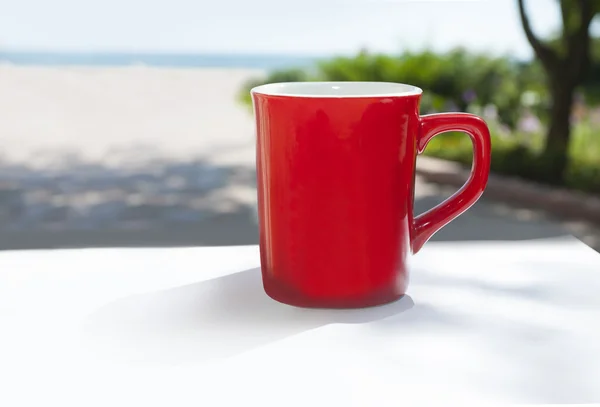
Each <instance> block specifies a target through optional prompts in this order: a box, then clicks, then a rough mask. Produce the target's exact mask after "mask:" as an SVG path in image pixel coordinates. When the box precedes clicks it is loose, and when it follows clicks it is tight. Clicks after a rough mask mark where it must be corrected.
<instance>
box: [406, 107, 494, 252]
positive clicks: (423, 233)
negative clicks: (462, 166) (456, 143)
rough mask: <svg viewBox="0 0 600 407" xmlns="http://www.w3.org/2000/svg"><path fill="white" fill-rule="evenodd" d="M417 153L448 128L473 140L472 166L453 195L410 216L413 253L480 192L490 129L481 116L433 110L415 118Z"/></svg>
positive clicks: (487, 159)
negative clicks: (411, 218) (463, 181)
mask: <svg viewBox="0 0 600 407" xmlns="http://www.w3.org/2000/svg"><path fill="white" fill-rule="evenodd" d="M419 121H420V125H419V134H418V137H417V154H421V153H423V151H425V147H427V144H428V143H429V141H431V139H432V138H434V137H435V136H437V135H438V134H441V133H445V132H448V131H460V132H463V133H467V134H468V135H469V137H470V138H471V142H472V143H473V166H472V168H471V175H470V176H469V179H468V180H467V182H466V183H465V185H463V186H462V187H461V188H460V189H459V190H458V191H457V192H456V193H454V195H452V196H451V197H450V198H448V199H446V200H445V201H444V202H442V203H440V204H439V205H437V206H435V207H434V208H432V209H430V210H428V211H427V212H424V213H422V214H421V215H419V216H417V217H415V218H414V221H413V237H412V252H413V254H415V253H417V252H418V251H419V250H421V248H422V247H423V245H424V244H425V243H426V242H427V241H428V240H429V239H430V238H431V237H432V236H433V235H434V234H435V233H437V232H438V231H439V230H440V229H441V228H443V227H444V226H446V225H447V224H448V223H450V222H452V221H453V220H454V219H456V218H457V217H458V216H460V215H461V214H462V213H464V212H465V211H466V210H467V209H469V208H470V207H471V206H473V204H474V203H475V202H477V200H478V199H479V198H480V197H481V194H483V191H484V189H485V187H486V185H487V181H488V176H489V173H490V162H491V145H492V143H491V140H490V130H489V129H488V126H487V124H486V123H485V121H483V119H482V118H480V117H478V116H475V115H472V114H468V113H436V114H429V115H424V116H421V117H420V118H419Z"/></svg>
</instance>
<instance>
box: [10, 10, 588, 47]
mask: <svg viewBox="0 0 600 407" xmlns="http://www.w3.org/2000/svg"><path fill="white" fill-rule="evenodd" d="M516 1H517V0H412V1H407V0H302V1H298V0H294V1H292V0H279V1H277V0H95V1H90V0H0V49H4V50H25V51H32V50H33V51H85V52H90V51H92V52H93V51H98V52H104V51H108V52H112V51H116V52H219V53H278V54H281V53H286V54H308V55H326V54H331V53H352V52H355V51H357V50H358V49H360V48H368V49H371V50H374V51H384V52H396V51H400V50H405V49H412V50H419V49H423V48H425V47H427V48H430V49H433V50H439V51H444V50H447V49H450V48H453V47H456V46H465V47H467V48H469V49H472V50H477V51H489V52H491V53H495V54H505V53H511V54H512V55H515V56H517V57H529V56H530V55H531V49H530V46H529V44H528V43H527V40H526V39H525V36H524V35H523V31H522V28H521V25H520V22H519V16H518V10H517V6H516V4H517V2H516ZM527 4H528V9H529V10H530V14H531V18H532V24H533V26H534V29H535V30H536V31H537V32H538V33H539V34H540V35H542V36H543V35H548V34H551V33H552V32H554V31H555V30H556V29H557V28H558V22H559V18H560V14H559V10H558V7H557V5H556V4H557V2H556V0H527ZM597 25H598V24H597ZM599 31H600V30H599Z"/></svg>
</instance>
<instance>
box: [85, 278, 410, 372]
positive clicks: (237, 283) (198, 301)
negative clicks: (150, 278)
mask: <svg viewBox="0 0 600 407" xmlns="http://www.w3.org/2000/svg"><path fill="white" fill-rule="evenodd" d="M413 305H414V302H413V300H412V298H410V296H408V295H405V296H404V297H402V298H401V299H400V300H398V301H396V302H394V303H390V304H387V305H383V306H379V307H372V308H365V309H344V310H329V309H304V308H296V307H291V306H288V305H285V304H281V303H279V302H276V301H274V300H272V299H271V298H269V297H268V296H267V295H266V294H265V292H264V290H263V287H262V280H261V274H260V268H254V269H250V270H245V271H241V272H238V273H235V274H231V275H227V276H224V277H219V278H216V279H212V280H208V281H203V282H199V283H195V284H190V285H186V286H182V287H176V288H172V289H168V290H163V291H158V292H151V293H145V294H140V295H134V296H130V297H127V298H123V299H120V300H117V301H115V302H112V303H110V304H107V305H106V306H104V307H102V308H100V309H98V310H97V311H96V312H94V313H93V314H92V315H90V316H89V318H88V319H87V320H86V323H85V326H84V336H85V338H86V341H87V343H88V345H89V346H90V347H92V348H93V349H94V351H95V353H96V352H100V353H101V354H103V356H105V357H106V358H110V359H114V358H117V359H118V361H121V362H126V363H134V364H144V365H146V364H151V365H154V364H156V365H179V364H187V363H198V362H208V361H211V360H215V359H219V358H225V357H229V356H233V355H236V354H239V353H242V352H245V351H248V350H251V349H254V348H257V347H261V346H264V345H268V344H270V343H273V342H275V341H278V340H281V339H284V338H287V337H290V336H293V335H296V334H300V333H302V332H306V331H309V330H311V329H315V328H319V327H322V326H325V325H328V324H335V323H342V324H358V323H367V322H375V321H379V320H382V319H384V318H388V317H391V316H394V315H398V314H400V313H402V312H404V311H406V310H408V309H410V308H412V307H413Z"/></svg>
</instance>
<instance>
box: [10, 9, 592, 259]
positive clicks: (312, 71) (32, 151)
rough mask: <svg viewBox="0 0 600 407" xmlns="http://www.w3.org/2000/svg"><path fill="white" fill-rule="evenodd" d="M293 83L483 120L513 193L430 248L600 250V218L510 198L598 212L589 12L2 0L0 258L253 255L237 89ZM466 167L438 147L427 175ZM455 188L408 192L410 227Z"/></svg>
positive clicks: (455, 138)
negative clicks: (84, 253) (570, 243)
mask: <svg viewBox="0 0 600 407" xmlns="http://www.w3.org/2000/svg"><path fill="white" fill-rule="evenodd" d="M299 80H350V81H358V80H368V81H393V82H403V83H410V84H413V85H417V86H419V87H421V88H423V89H424V91H425V95H424V97H423V101H422V113H432V112H440V111H466V112H473V113H476V114H479V115H482V116H483V117H484V118H485V119H486V121H487V122H488V124H489V125H490V127H491V129H492V133H493V134H492V136H493V152H494V153H493V163H492V170H493V172H494V177H495V178H494V179H499V180H503V179H507V180H510V181H511V182H512V183H511V184H510V185H513V186H512V187H508V188H509V190H507V191H506V193H504V194H502V193H501V194H499V195H504V197H505V198H506V199H499V198H498V196H494V197H492V196H491V195H488V194H486V195H484V197H485V198H484V199H482V200H481V201H480V202H479V203H477V204H476V205H475V207H474V208H473V209H472V210H471V211H469V212H468V213H467V214H465V215H463V216H462V217H461V218H459V219H457V220H456V221H455V222H453V223H452V224H451V225H450V226H448V227H447V228H445V229H444V230H442V231H441V232H440V233H438V234H437V235H436V236H435V237H434V240H465V241H469V240H521V239H533V238H544V237H554V236H562V235H565V234H575V235H576V236H577V237H579V238H581V239H582V240H583V241H585V242H586V243H587V244H589V245H590V246H592V247H594V248H596V249H598V248H600V226H598V223H599V221H598V219H599V216H593V215H592V216H590V215H589V213H590V211H589V210H588V211H587V212H585V211H577V210H575V211H573V210H571V211H570V213H567V212H566V211H562V212H561V210H560V207H559V208H558V209H556V210H553V211H549V210H548V209H547V207H546V206H544V205H541V204H536V202H535V201H531V200H530V201H529V202H528V203H527V204H525V203H524V201H523V200H519V199H513V200H511V197H513V196H514V195H515V194H512V193H511V190H510V188H513V189H514V191H512V192H515V191H516V190H517V189H518V190H519V191H523V190H525V191H528V190H529V191H530V192H532V193H533V195H536V193H537V191H545V193H546V194H547V193H551V192H552V191H558V192H559V193H560V194H561V196H570V197H575V198H573V199H576V200H579V201H580V202H591V204H590V205H593V204H594V203H597V202H598V201H597V199H598V198H600V1H596V0H589V1H587V0H523V1H519V0H472V1H460V0H448V1H439V0H438V1H432V0H429V1H426V0H422V1H402V0H387V1H384V0H373V1H367V0H345V1H341V0H339V1H337V0H335V1H334V0H326V1H323V0H321V1H316V0H303V1H294V2H291V1H275V0H270V1H267V0H255V1H251V2H248V1H245V0H223V1H222V2H215V1H204V0H169V1H166V0H104V1H102V2H100V1H81V0H19V1H9V0H0V250H7V249H39V248H63V247H110V246H112V247H117V246H191V245H238V244H256V243H257V242H258V234H257V222H256V204H255V200H256V177H255V167H254V163H255V161H254V128H253V121H252V111H251V106H250V105H249V102H250V101H249V93H248V91H249V89H250V87H252V86H254V85H257V84H261V83H267V82H280V81H299ZM471 154H472V153H471V147H470V142H469V140H468V137H466V136H465V135H461V134H453V133H449V134H445V135H443V136H441V137H438V138H437V139H436V140H435V141H434V142H432V143H431V144H430V146H429V147H428V148H427V151H426V152H425V158H424V159H427V158H436V159H438V160H434V161H430V162H429V163H428V165H429V166H430V167H431V166H434V167H435V166H436V165H438V166H440V168H442V169H444V171H450V172H452V171H454V172H456V173H457V174H458V173H461V171H464V168H468V167H469V166H470V162H471ZM450 164H452V165H450ZM418 165H422V160H421V159H420V160H419V163H418ZM447 168H449V169H447ZM442 169H440V171H442ZM450 175H451V174H450ZM540 188H541V189H540ZM455 190H456V185H454V184H452V183H449V184H447V183H444V182H437V181H436V182H435V183H434V182H433V181H432V180H430V179H427V177H422V176H419V177H417V186H416V194H417V196H416V207H417V210H418V211H424V210H426V209H428V208H430V207H432V206H433V205H435V204H436V203H438V202H440V201H441V200H443V199H444V198H446V197H447V196H449V195H450V194H451V193H453V192H454V191H455ZM496 195H498V194H496ZM530 195H531V194H530ZM544 196H546V195H543V194H542V193H540V194H538V201H539V202H540V203H543V201H544V200H547V199H546V198H544ZM590 205H588V208H590V207H593V206H590ZM596 207H597V208H599V212H598V213H600V207H598V206H596ZM573 212H575V214H573Z"/></svg>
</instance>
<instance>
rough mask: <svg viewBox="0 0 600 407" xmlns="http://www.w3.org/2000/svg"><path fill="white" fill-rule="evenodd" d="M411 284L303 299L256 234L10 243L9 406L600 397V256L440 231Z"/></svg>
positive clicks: (560, 244) (563, 243)
mask: <svg viewBox="0 0 600 407" xmlns="http://www.w3.org/2000/svg"><path fill="white" fill-rule="evenodd" d="M413 261H414V265H413V267H414V272H413V274H412V279H411V280H412V281H411V285H410V287H409V292H408V293H409V296H408V297H405V298H403V299H402V300H400V301H398V302H397V303H395V304H391V305H387V306H383V307H377V308H371V309H365V310H351V311H348V310H346V311H333V310H305V309H299V308H293V307H289V306H286V305H283V304H279V303H277V302H275V301H273V300H271V299H269V298H268V297H267V296H266V295H265V294H264V293H263V291H262V286H261V281H260V273H259V270H258V269H257V268H256V267H257V266H258V265H259V257H258V249H257V247H255V246H243V247H217V248H177V249H95V250H57V251H22V252H0V406H11V407H12V406H20V405H28V406H29V405H30V406H61V407H65V406H80V407H88V406H111V407H114V406H169V407H176V406H195V407H200V406H255V405H256V406H281V407H284V406H332V407H337V406H368V407H371V406H373V407H374V406H400V405H415V404H425V405H431V404H432V403H435V402H440V403H441V404H443V405H450V404H448V403H454V402H463V403H466V402H478V403H485V402H516V403H578V402H579V403H589V402H600V255H599V254H597V253H596V252H594V251H593V250H591V249H590V248H588V247H587V246H585V245H584V244H582V243H580V242H579V241H578V240H576V239H574V238H572V239H570V238H567V239H554V240H539V241H526V242H510V243H509V242H479V243H472V242H457V243H433V242H432V243H429V244H427V245H426V247H425V249H424V250H423V251H422V252H420V253H419V254H418V255H417V256H415V257H414V258H413Z"/></svg>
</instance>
